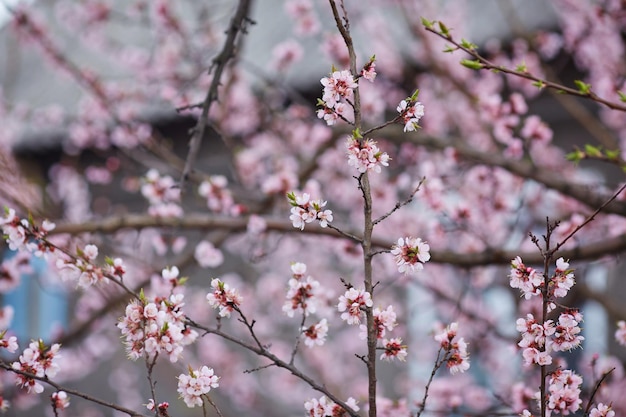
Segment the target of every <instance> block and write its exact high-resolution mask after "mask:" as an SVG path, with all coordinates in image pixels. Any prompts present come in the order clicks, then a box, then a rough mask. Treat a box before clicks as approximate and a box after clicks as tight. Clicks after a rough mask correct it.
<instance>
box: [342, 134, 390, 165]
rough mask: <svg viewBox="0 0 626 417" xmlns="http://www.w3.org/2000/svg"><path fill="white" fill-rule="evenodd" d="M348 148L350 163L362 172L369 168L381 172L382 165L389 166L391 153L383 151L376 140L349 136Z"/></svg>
mask: <svg viewBox="0 0 626 417" xmlns="http://www.w3.org/2000/svg"><path fill="white" fill-rule="evenodd" d="M346 148H347V149H348V165H350V166H351V167H354V168H356V169H357V171H359V172H360V173H364V172H366V171H368V170H371V171H374V172H376V173H379V172H380V171H381V166H385V167H386V166H389V160H390V159H391V158H389V155H388V154H387V152H382V151H381V150H380V149H379V148H378V146H377V145H376V142H375V141H373V140H371V139H366V140H357V139H356V138H355V137H354V136H350V137H348V141H347V143H346Z"/></svg>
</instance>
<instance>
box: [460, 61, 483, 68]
mask: <svg viewBox="0 0 626 417" xmlns="http://www.w3.org/2000/svg"><path fill="white" fill-rule="evenodd" d="M461 65H463V66H464V67H466V68H469V69H473V70H480V69H483V68H485V64H483V63H482V62H480V61H477V60H472V59H463V60H461Z"/></svg>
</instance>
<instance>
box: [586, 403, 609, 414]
mask: <svg viewBox="0 0 626 417" xmlns="http://www.w3.org/2000/svg"><path fill="white" fill-rule="evenodd" d="M589 417H615V411H613V410H612V409H611V406H609V405H605V404H602V403H599V404H598V405H597V406H595V407H593V408H592V409H591V411H590V412H589Z"/></svg>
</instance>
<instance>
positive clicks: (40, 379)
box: [0, 361, 144, 417]
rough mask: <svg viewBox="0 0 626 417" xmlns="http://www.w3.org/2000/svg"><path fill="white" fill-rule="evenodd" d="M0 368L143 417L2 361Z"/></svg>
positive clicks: (134, 416) (137, 416) (131, 414)
mask: <svg viewBox="0 0 626 417" xmlns="http://www.w3.org/2000/svg"><path fill="white" fill-rule="evenodd" d="M0 368H3V369H5V370H7V371H9V372H13V373H15V374H18V375H21V376H24V377H26V378H30V379H35V380H37V381H41V382H44V383H46V384H48V385H50V386H51V387H54V388H55V389H56V390H57V391H65V392H66V393H68V394H70V395H74V396H76V397H80V398H83V399H85V400H87V401H91V402H92V403H96V404H100V405H102V406H105V407H108V408H111V409H113V410H117V411H120V412H122V413H124V414H128V415H129V416H131V417H144V415H143V414H141V413H138V412H136V411H134V410H131V409H129V408H125V407H122V406H120V405H117V404H113V403H110V402H107V401H104V400H101V399H100V398H97V397H93V396H91V395H89V394H85V393H83V392H80V391H77V390H74V389H71V388H67V387H64V386H62V385H60V384H57V383H56V382H54V381H52V380H50V379H48V377H45V376H43V377H40V376H37V375H35V374H31V373H28V372H24V371H20V370H17V369H13V368H12V367H11V366H10V365H9V364H7V363H5V362H4V361H0Z"/></svg>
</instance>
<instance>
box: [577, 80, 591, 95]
mask: <svg viewBox="0 0 626 417" xmlns="http://www.w3.org/2000/svg"><path fill="white" fill-rule="evenodd" d="M574 84H576V87H578V91H580V92H581V93H583V94H589V93H590V92H591V84H587V83H585V82H583V81H581V80H574Z"/></svg>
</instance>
